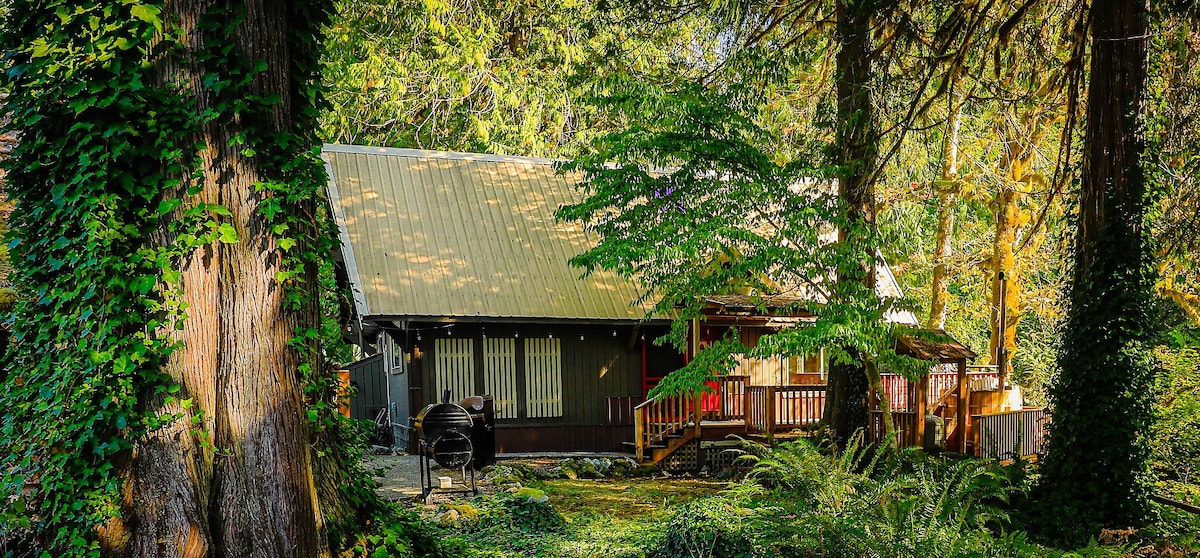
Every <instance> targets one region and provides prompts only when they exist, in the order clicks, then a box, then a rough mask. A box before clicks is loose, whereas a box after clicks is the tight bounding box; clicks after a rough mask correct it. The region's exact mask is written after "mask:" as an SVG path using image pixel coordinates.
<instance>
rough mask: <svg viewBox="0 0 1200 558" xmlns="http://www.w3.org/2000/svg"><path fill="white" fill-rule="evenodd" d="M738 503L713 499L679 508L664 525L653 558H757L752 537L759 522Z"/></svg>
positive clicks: (729, 499) (723, 498)
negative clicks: (664, 527)
mask: <svg viewBox="0 0 1200 558" xmlns="http://www.w3.org/2000/svg"><path fill="white" fill-rule="evenodd" d="M755 515H756V514H755V512H754V511H753V510H751V509H748V508H746V507H743V506H741V505H740V504H739V503H738V501H737V499H734V498H730V497H721V496H717V497H712V498H704V499H701V500H695V501H692V502H689V503H687V504H684V505H683V506H680V508H679V510H678V511H676V512H675V514H674V515H672V516H671V520H670V521H669V522H668V523H667V527H666V534H665V536H664V538H663V540H662V542H661V543H660V546H659V547H658V548H657V549H656V550H655V552H654V554H653V556H654V557H655V558H702V557H712V558H740V557H743V556H744V557H750V556H757V555H759V554H756V553H755V545H754V536H753V533H755V532H757V528H759V527H761V526H762V524H761V522H759V521H757V520H756V517H755Z"/></svg>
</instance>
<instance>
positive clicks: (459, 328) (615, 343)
mask: <svg viewBox="0 0 1200 558" xmlns="http://www.w3.org/2000/svg"><path fill="white" fill-rule="evenodd" d="M445 325H446V324H434V323H425V324H410V329H409V331H408V332H407V333H406V334H405V338H406V339H407V343H408V346H409V347H410V354H415V355H419V356H418V357H417V358H414V359H413V361H412V362H413V366H412V368H411V371H412V374H413V380H417V381H419V385H416V386H414V387H416V388H418V389H417V390H415V392H414V393H415V394H419V395H416V396H415V397H414V399H416V400H415V401H414V402H413V403H414V407H413V409H418V410H419V409H421V408H423V407H424V406H425V405H428V404H431V403H436V402H439V399H440V397H441V394H440V393H437V388H436V387H435V386H436V370H435V369H436V366H437V365H436V363H437V357H438V354H437V345H438V343H437V341H436V340H437V339H439V338H443V339H445V338H459V339H461V338H470V339H472V340H473V347H474V357H475V358H474V365H475V368H474V376H475V382H474V385H475V387H476V390H477V391H482V387H483V375H484V370H483V369H484V356H483V349H482V348H483V342H484V335H487V337H488V338H508V339H514V340H515V348H516V351H515V352H516V355H515V358H514V360H515V363H516V378H517V384H516V387H517V390H516V391H517V399H518V401H517V403H518V404H517V408H518V413H517V414H518V416H517V417H515V418H505V419H500V420H498V424H499V425H500V426H599V425H604V424H605V422H606V420H607V417H608V407H607V400H608V398H610V397H631V398H641V397H642V395H643V392H642V344H643V343H646V344H647V346H646V365H647V368H648V369H650V370H661V371H662V372H659V373H657V374H654V375H661V374H665V372H669V371H670V370H674V369H676V368H679V367H680V366H682V365H683V358H682V356H681V355H680V354H679V353H678V352H677V351H675V350H674V349H673V348H670V347H659V346H655V345H653V343H652V342H653V340H654V339H655V338H656V337H658V336H661V335H663V334H665V333H666V332H667V326H662V325H643V326H641V327H637V328H636V329H635V328H634V326H631V325H617V326H613V325H585V324H573V323H549V324H543V323H532V324H511V323H507V324H506V323H484V324H479V323H470V324H463V323H459V324H455V325H454V326H453V327H450V328H446V327H445ZM614 331H615V332H616V335H615V336H614V335H613V333H614ZM418 332H419V335H420V340H418V339H417V336H418ZM551 337H552V338H553V339H558V340H559V344H560V345H559V346H560V357H559V358H560V366H561V400H562V415H561V416H556V417H542V418H532V417H530V416H529V414H530V413H529V409H528V405H527V404H526V403H527V401H528V399H529V397H530V394H528V393H527V392H526V389H525V378H526V374H528V373H529V370H527V369H526V366H525V364H526V362H525V360H526V359H525V355H524V350H525V341H526V340H527V339H531V338H534V339H549V338H551ZM643 337H644V338H645V339H643ZM412 349H416V351H415V352H414V351H413V350H412ZM467 395H493V394H482V393H472V394H452V395H451V401H453V402H457V401H459V400H461V399H463V398H464V397H466V396H467Z"/></svg>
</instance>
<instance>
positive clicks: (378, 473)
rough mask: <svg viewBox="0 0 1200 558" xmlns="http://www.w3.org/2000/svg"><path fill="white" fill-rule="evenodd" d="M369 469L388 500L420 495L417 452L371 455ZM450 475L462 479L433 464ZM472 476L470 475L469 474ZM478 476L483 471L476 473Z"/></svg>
mask: <svg viewBox="0 0 1200 558" xmlns="http://www.w3.org/2000/svg"><path fill="white" fill-rule="evenodd" d="M497 457H498V459H499V462H501V463H504V462H514V461H515V462H520V463H524V464H526V465H529V466H531V467H534V468H549V467H553V466H554V465H555V464H556V463H558V462H559V461H560V460H562V459H564V458H567V457H628V455H626V454H620V453H506V454H500V455H499V456H497ZM365 463H366V466H367V472H369V473H371V475H372V476H373V477H374V478H375V480H376V481H378V482H379V489H378V492H379V494H380V495H381V496H383V497H384V498H386V499H388V500H407V499H416V498H418V497H420V496H421V458H420V457H418V456H416V455H368V456H367V457H366V458H365ZM441 475H447V476H450V477H453V478H454V480H455V483H459V482H461V480H462V477H461V473H460V472H459V471H446V470H444V469H440V468H438V466H437V465H436V464H435V465H434V470H433V476H434V478H435V481H436V477H438V476H441ZM468 478H469V477H468ZM475 478H476V479H481V478H482V475H480V474H479V473H476V477H475Z"/></svg>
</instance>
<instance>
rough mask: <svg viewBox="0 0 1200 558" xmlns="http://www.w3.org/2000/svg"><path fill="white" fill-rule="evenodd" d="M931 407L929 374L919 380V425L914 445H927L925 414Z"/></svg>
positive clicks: (917, 425)
mask: <svg viewBox="0 0 1200 558" xmlns="http://www.w3.org/2000/svg"><path fill="white" fill-rule="evenodd" d="M928 407H929V374H925V375H924V376H921V379H920V380H917V409H916V410H917V424H916V428H915V430H916V433H917V439H916V443H915V444H914V445H918V446H922V447H924V445H925V413H926V412H927V408H928Z"/></svg>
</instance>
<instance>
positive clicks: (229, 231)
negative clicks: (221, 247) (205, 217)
mask: <svg viewBox="0 0 1200 558" xmlns="http://www.w3.org/2000/svg"><path fill="white" fill-rule="evenodd" d="M217 240H218V241H219V242H221V243H222V244H237V241H238V237H237V230H235V229H234V228H233V225H230V224H229V223H221V226H219V227H217Z"/></svg>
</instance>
